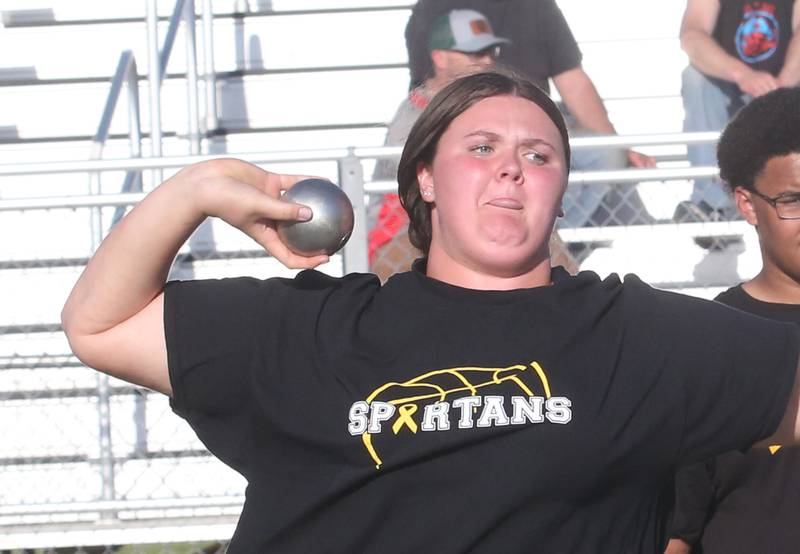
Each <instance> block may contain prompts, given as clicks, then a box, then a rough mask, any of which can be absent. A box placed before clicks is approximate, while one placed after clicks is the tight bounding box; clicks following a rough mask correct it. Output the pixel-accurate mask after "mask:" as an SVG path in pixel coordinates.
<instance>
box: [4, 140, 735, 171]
mask: <svg viewBox="0 0 800 554" xmlns="http://www.w3.org/2000/svg"><path fill="white" fill-rule="evenodd" d="M718 137H719V133H717V132H709V133H662V134H643V135H600V136H596V137H575V138H572V139H570V147H571V148H573V149H576V150H577V149H579V148H590V147H598V146H604V145H612V144H613V145H614V146H617V147H630V146H641V145H668V144H688V143H696V142H712V141H714V140H716V139H717V138H718ZM402 150H403V148H402V146H365V147H355V148H352V153H353V155H354V156H356V157H358V158H390V157H396V156H399V155H400V153H401V152H402ZM350 152H351V149H350V148H328V149H316V150H286V151H270V152H248V153H239V154H236V155H235V157H237V158H239V159H242V160H245V161H249V162H251V163H284V162H311V161H336V160H338V159H340V158H344V157H346V156H348V155H349V154H350ZM220 157H226V156H208V155H205V156H168V157H157V156H154V157H151V158H141V159H136V160H130V159H112V160H96V161H91V162H86V161H60V162H45V163H18V164H0V177H4V176H12V175H47V174H53V173H82V172H86V171H120V170H127V169H155V168H165V169H166V168H178V167H184V166H186V165H189V164H192V163H196V162H200V161H204V160H212V159H216V158H220ZM227 157H230V156H227ZM625 171H629V170H625Z"/></svg>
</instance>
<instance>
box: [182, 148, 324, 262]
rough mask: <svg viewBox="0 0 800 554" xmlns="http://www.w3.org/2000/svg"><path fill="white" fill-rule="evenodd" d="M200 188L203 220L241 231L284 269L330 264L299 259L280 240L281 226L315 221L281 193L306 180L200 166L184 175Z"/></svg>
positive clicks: (225, 162) (226, 162)
mask: <svg viewBox="0 0 800 554" xmlns="http://www.w3.org/2000/svg"><path fill="white" fill-rule="evenodd" d="M184 172H185V173H186V175H185V177H186V179H187V180H188V181H189V182H190V183H192V186H194V187H196V190H195V191H194V194H193V195H192V196H193V197H194V199H195V201H196V202H197V208H198V210H200V211H201V212H202V214H203V215H204V216H211V217H218V218H220V219H222V220H223V221H225V222H226V223H229V224H230V225H232V226H234V227H236V228H237V229H239V230H241V231H242V232H243V233H245V234H246V235H247V236H249V237H250V238H252V239H253V240H255V241H256V242H257V243H258V244H260V245H261V246H262V247H263V248H264V249H265V250H266V251H267V252H269V253H270V254H271V255H272V256H273V257H275V258H277V259H278V260H279V261H280V262H281V263H283V264H284V265H285V266H286V267H289V268H293V269H304V268H312V267H316V266H318V265H320V264H322V263H325V262H327V261H328V256H325V255H317V256H302V255H299V254H295V253H294V252H292V251H291V250H289V248H288V247H287V246H286V245H285V244H284V243H283V242H282V241H281V240H280V238H279V237H278V233H277V231H276V224H277V222H279V221H305V220H308V219H310V218H311V216H312V214H311V210H310V208H308V207H307V206H302V205H300V204H294V203H291V202H284V201H281V200H280V196H281V193H282V192H284V191H286V190H288V189H290V188H291V187H292V186H293V185H294V184H295V183H297V182H298V181H301V180H303V179H307V178H308V176H305V175H282V174H278V173H271V172H269V171H264V170H263V169H261V168H259V167H258V166H255V165H253V164H251V163H248V162H244V161H242V160H236V159H232V158H224V159H217V160H211V161H208V162H201V163H199V164H196V165H193V166H190V167H188V168H186V169H184V170H182V171H181V173H184Z"/></svg>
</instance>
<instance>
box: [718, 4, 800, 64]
mask: <svg viewBox="0 0 800 554" xmlns="http://www.w3.org/2000/svg"><path fill="white" fill-rule="evenodd" d="M794 3H795V2H794V0H775V1H772V2H755V1H753V0H720V11H719V16H718V17H717V23H716V26H715V28H714V39H715V40H716V41H717V43H718V44H719V45H720V46H722V48H723V49H724V50H725V51H726V52H727V53H728V54H730V55H731V56H733V57H734V58H737V59H739V60H741V61H743V62H744V63H746V64H747V65H749V66H750V67H752V68H753V69H757V70H759V71H766V72H768V73H771V74H773V75H777V74H778V73H779V72H780V70H781V68H782V67H783V62H784V60H785V59H786V50H787V48H788V46H789V41H790V40H791V38H792V7H793V5H794Z"/></svg>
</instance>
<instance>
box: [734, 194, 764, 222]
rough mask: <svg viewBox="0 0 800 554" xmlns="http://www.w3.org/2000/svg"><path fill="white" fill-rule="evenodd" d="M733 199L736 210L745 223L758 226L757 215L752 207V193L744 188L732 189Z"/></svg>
mask: <svg viewBox="0 0 800 554" xmlns="http://www.w3.org/2000/svg"><path fill="white" fill-rule="evenodd" d="M733 197H734V200H736V208H737V209H738V210H739V213H740V214H742V217H744V219H745V221H747V222H748V223H749V224H750V225H752V226H754V227H755V226H758V214H757V213H756V209H755V206H754V205H753V191H751V190H749V189H746V188H744V187H736V188H735V189H733Z"/></svg>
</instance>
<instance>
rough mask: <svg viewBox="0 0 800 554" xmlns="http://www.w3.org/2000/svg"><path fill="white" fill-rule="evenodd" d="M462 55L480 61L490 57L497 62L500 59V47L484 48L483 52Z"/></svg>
mask: <svg viewBox="0 0 800 554" xmlns="http://www.w3.org/2000/svg"><path fill="white" fill-rule="evenodd" d="M461 53H462V54H466V55H467V56H469V57H470V58H473V59H480V58H485V57H486V56H489V57H490V58H492V59H493V60H496V59H497V58H499V57H500V46H490V47H489V48H484V49H483V50H478V51H477V52H461Z"/></svg>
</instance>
